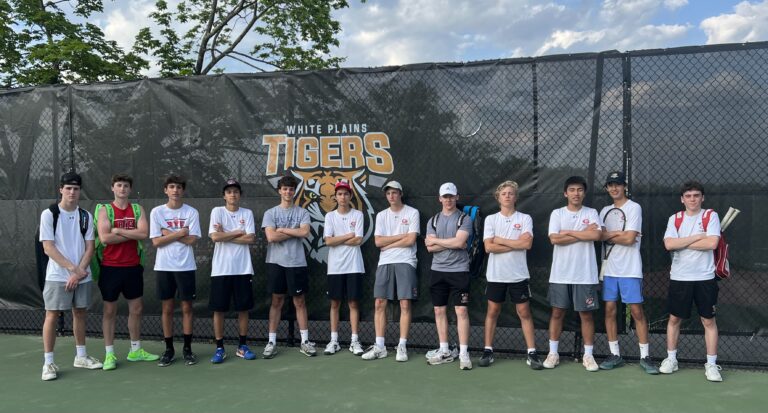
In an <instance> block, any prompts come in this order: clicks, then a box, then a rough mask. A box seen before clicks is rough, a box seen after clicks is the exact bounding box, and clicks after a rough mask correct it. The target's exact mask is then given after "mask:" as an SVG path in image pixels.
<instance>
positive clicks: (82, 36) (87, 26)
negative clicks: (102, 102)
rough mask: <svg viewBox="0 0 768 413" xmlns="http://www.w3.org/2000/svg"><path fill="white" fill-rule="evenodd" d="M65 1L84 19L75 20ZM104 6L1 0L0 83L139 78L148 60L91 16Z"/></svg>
mask: <svg viewBox="0 0 768 413" xmlns="http://www.w3.org/2000/svg"><path fill="white" fill-rule="evenodd" d="M62 4H66V5H68V6H69V7H71V10H70V13H71V14H73V15H74V16H76V17H78V18H82V19H83V20H85V21H84V22H83V23H75V22H72V21H70V20H69V19H68V17H67V14H66V13H65V11H64V10H63V9H62V8H61V7H60V6H61V5H62ZM102 11H103V1H102V0H58V1H53V0H50V1H45V0H0V86H4V87H16V86H28V85H41V84H56V83H76V82H99V81H106V80H126V79H136V78H139V77H140V76H141V74H140V71H141V70H142V69H146V68H148V67H149V65H148V62H147V61H146V60H144V59H142V58H141V57H139V56H138V55H136V54H135V53H132V52H131V53H125V52H123V50H122V49H121V48H120V47H119V46H118V45H117V43H116V42H114V41H110V40H106V39H105V37H104V33H103V32H102V31H101V29H100V28H99V27H98V26H96V25H94V24H92V23H89V22H88V21H87V19H88V18H89V17H90V16H91V15H92V14H94V13H97V12H102Z"/></svg>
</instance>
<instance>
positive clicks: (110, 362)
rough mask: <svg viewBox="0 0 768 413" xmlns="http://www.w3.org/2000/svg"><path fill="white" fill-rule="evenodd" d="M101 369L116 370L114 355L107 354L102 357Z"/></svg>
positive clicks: (115, 357)
mask: <svg viewBox="0 0 768 413" xmlns="http://www.w3.org/2000/svg"><path fill="white" fill-rule="evenodd" d="M101 368H102V369H103V370H114V369H116V368H117V356H115V353H107V355H106V356H104V366H102V367H101Z"/></svg>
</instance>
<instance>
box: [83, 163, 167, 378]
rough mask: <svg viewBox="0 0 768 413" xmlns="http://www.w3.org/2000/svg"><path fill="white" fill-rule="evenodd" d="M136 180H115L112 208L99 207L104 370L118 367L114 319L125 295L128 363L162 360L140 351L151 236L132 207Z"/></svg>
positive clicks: (136, 208) (144, 220)
mask: <svg viewBox="0 0 768 413" xmlns="http://www.w3.org/2000/svg"><path fill="white" fill-rule="evenodd" d="M132 187H133V179H132V178H131V177H130V176H128V175H122V174H118V175H114V176H113V177H112V192H113V193H114V194H115V199H114V201H112V203H110V204H104V205H99V206H97V207H96V214H95V215H96V221H97V230H98V233H99V241H100V243H101V244H104V250H103V257H102V259H101V272H100V274H101V275H100V277H99V289H100V290H101V296H102V297H103V299H104V318H103V320H102V329H103V331H104V345H105V347H106V356H105V357H104V367H103V368H104V370H114V369H115V368H116V367H117V356H115V349H114V339H115V316H116V315H117V300H118V299H119V298H120V294H121V293H122V294H123V297H125V299H126V300H128V332H129V335H130V337H131V351H130V352H129V353H128V357H127V359H128V361H155V360H157V359H159V358H160V357H159V356H158V355H156V354H151V353H148V352H147V351H145V350H144V349H143V348H141V341H140V330H141V328H140V327H141V313H142V309H143V302H142V296H143V295H144V267H143V266H142V262H141V252H142V249H143V248H142V247H143V246H142V245H141V243H142V242H143V240H145V239H147V237H148V235H149V224H148V223H147V218H146V214H145V213H144V208H142V207H141V206H140V205H132V204H131V202H130V200H129V199H128V197H129V196H130V195H131V189H132Z"/></svg>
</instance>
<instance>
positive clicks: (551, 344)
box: [549, 340, 560, 354]
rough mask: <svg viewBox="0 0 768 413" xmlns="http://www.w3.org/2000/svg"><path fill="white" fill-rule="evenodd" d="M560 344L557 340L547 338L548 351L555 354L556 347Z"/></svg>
mask: <svg viewBox="0 0 768 413" xmlns="http://www.w3.org/2000/svg"><path fill="white" fill-rule="evenodd" d="M559 345H560V342H559V341H553V340H549V353H550V354H557V347H558V346H559Z"/></svg>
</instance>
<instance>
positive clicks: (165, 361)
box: [157, 349, 176, 367]
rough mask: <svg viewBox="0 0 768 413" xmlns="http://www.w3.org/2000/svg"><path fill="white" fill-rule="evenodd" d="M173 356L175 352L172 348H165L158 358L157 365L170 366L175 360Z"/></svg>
mask: <svg viewBox="0 0 768 413" xmlns="http://www.w3.org/2000/svg"><path fill="white" fill-rule="evenodd" d="M175 356H176V353H175V352H174V351H173V350H170V349H166V350H165V352H164V353H163V355H162V356H161V357H160V360H159V361H158V362H157V365H158V366H160V367H167V366H170V365H171V363H173V361H174V360H176V357H175Z"/></svg>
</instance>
